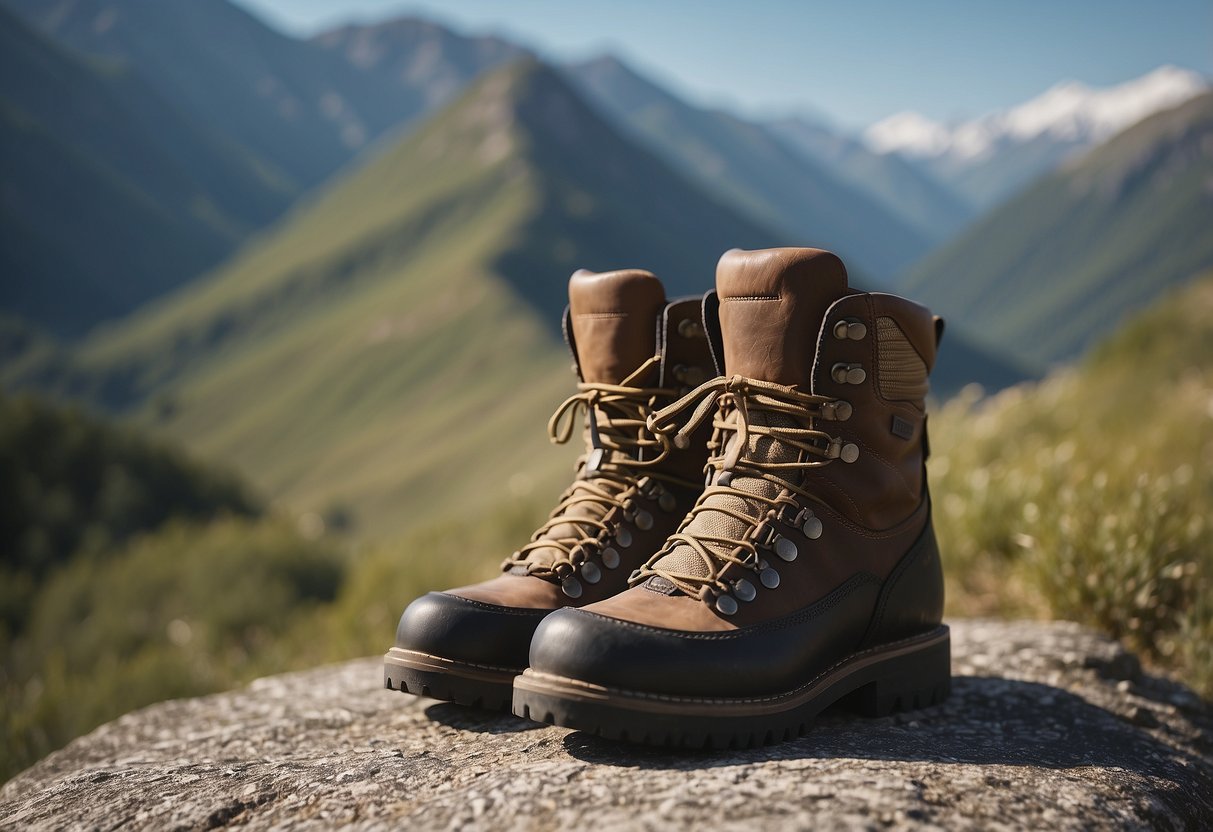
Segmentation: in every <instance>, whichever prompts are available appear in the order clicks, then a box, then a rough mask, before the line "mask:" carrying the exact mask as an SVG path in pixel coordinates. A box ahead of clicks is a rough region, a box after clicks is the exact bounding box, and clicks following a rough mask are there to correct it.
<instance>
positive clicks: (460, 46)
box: [311, 17, 529, 113]
mask: <svg viewBox="0 0 1213 832" xmlns="http://www.w3.org/2000/svg"><path fill="white" fill-rule="evenodd" d="M311 45H313V46H315V47H317V48H319V49H321V50H323V51H325V52H327V53H330V54H333V55H336V56H339V57H340V58H341V59H342V60H344V61H345V62H346V63H348V64H349V65H350V66H352V67H354V68H355V69H357V70H358V71H360V72H361V73H363V74H364V75H365V76H369V77H377V78H378V79H379V82H378V83H380V84H382V83H384V82H386V84H387V85H388V86H389V87H390V88H391V90H392V95H393V98H394V99H397V102H398V101H399V99H400V98H402V97H403V98H406V99H407V100H408V104H407V105H406V108H405V109H407V110H411V111H413V112H415V113H425V112H429V111H432V110H435V109H436V108H438V107H440V106H442V105H444V104H447V103H449V102H450V101H451V100H452V99H453V98H454V97H455V96H457V95H458V94H459V93H460V92H462V91H463V89H464V88H465V87H466V86H467V84H468V82H469V81H471V80H472V79H473V78H475V77H476V76H478V75H479V74H480V73H482V72H484V71H485V70H487V69H493V68H495V67H498V66H501V65H503V64H506V63H508V62H510V61H514V60H518V59H520V58H523V57H526V56H527V55H528V54H529V53H528V52H527V50H525V49H523V48H522V47H520V46H518V45H516V44H513V43H510V42H509V41H507V40H503V39H501V38H499V37H494V36H491V35H463V34H457V33H455V32H453V31H451V30H450V29H447V28H446V27H444V26H441V25H439V24H437V23H434V22H433V21H429V20H424V19H422V18H416V17H401V18H395V19H391V20H386V21H383V22H380V23H370V24H358V25H355V24H351V25H346V26H340V27H338V28H336V29H331V30H329V31H327V32H322V33H321V34H319V35H316V36H315V37H314V38H312V40H311ZM395 106H399V103H397V104H396V105H395Z"/></svg>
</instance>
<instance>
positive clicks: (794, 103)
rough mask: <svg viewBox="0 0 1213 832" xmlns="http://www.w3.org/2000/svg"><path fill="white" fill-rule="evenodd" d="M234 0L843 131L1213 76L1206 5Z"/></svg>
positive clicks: (270, 11) (1108, 0)
mask: <svg viewBox="0 0 1213 832" xmlns="http://www.w3.org/2000/svg"><path fill="white" fill-rule="evenodd" d="M237 2H238V3H239V4H240V5H243V6H245V7H247V8H249V9H251V10H253V11H255V12H256V13H257V14H259V15H260V16H261V17H263V18H265V19H266V20H267V21H269V22H271V23H272V24H274V25H276V26H277V27H278V28H280V29H283V30H285V31H288V32H291V33H293V34H299V35H307V34H310V33H312V32H315V31H318V30H319V29H323V28H326V27H328V26H332V25H334V24H336V23H339V22H344V21H347V20H351V19H355V20H363V21H371V20H378V19H383V18H386V17H393V16H397V15H400V14H418V15H423V16H426V17H430V18H433V19H436V20H439V21H441V22H445V23H448V24H450V25H452V26H453V27H454V28H456V29H458V30H461V31H466V32H490V31H491V32H497V33H500V34H504V35H506V36H509V37H511V38H513V39H515V40H518V41H521V42H523V43H526V44H528V45H530V46H532V47H534V48H536V49H537V50H539V51H540V52H541V53H544V54H546V55H549V56H551V57H553V58H557V59H567V58H578V57H587V56H590V55H594V54H598V53H601V52H613V53H615V54H618V55H620V56H621V57H623V58H625V59H627V60H628V61H629V62H630V63H632V64H633V65H634V66H636V67H637V68H638V69H641V70H643V71H645V72H646V73H647V74H649V75H651V76H653V77H654V78H656V79H657V80H659V81H661V82H662V83H664V84H666V85H667V86H669V87H671V88H673V89H674V90H676V91H677V92H679V93H681V94H683V95H685V96H687V97H689V98H692V99H693V100H696V101H698V102H701V103H708V104H719V105H723V106H727V107H731V108H733V109H736V110H739V111H741V112H744V113H747V114H752V115H758V114H761V115H776V114H783V113H787V112H795V111H800V110H803V111H808V112H814V111H816V112H818V113H822V114H825V115H826V116H827V117H828V118H830V119H831V120H833V121H835V122H837V123H839V124H842V125H845V126H848V127H858V126H862V125H865V124H867V123H870V122H872V121H875V120H876V119H879V118H881V117H883V116H886V115H889V114H891V113H894V112H897V111H900V110H917V111H919V112H922V113H925V114H926V115H929V116H932V117H934V118H938V119H956V118H963V117H970V116H974V115H980V114H981V113H983V112H987V111H989V110H993V109H999V108H1002V107H1006V106H1008V105H1011V104H1015V103H1018V102H1019V101H1022V100H1024V99H1026V98H1030V97H1032V96H1033V95H1036V94H1037V93H1039V92H1041V91H1043V90H1044V89H1045V88H1047V87H1049V86H1051V85H1052V84H1054V83H1056V82H1057V81H1061V80H1067V79H1077V80H1080V81H1085V82H1087V83H1089V84H1092V85H1094V86H1105V85H1109V84H1114V83H1118V82H1120V81H1124V80H1127V79H1129V78H1133V77H1136V76H1138V75H1141V74H1143V73H1145V72H1148V71H1149V70H1151V69H1153V68H1155V67H1157V66H1159V65H1161V64H1165V63H1172V64H1178V65H1179V66H1184V67H1187V68H1189V69H1195V70H1197V71H1198V72H1201V73H1203V74H1205V75H1213V2H1210V0H1157V2H1148V0H1139V1H1138V2H1125V0H1050V2H1037V0H1031V1H1030V2H1012V0H1003V1H1002V2H994V1H993V0H991V1H990V2H985V1H984V0H976V1H975V2H959V0H952V1H951V2H943V0H922V1H921V2H917V1H916V0H908V1H907V0H901V2H893V1H892V0H854V1H853V2H835V3H823V2H789V1H788V0H782V1H781V0H748V1H747V2H735V3H728V2H718V1H717V0H700V2H683V1H682V0H678V1H677V2H660V3H659V2H652V0H650V2H644V0H614V1H613V2H609V3H603V2H594V3H580V2H568V0H565V2H558V0H513V1H512V2H501V0H446V1H445V2H440V3H439V2H412V1H411V0H237Z"/></svg>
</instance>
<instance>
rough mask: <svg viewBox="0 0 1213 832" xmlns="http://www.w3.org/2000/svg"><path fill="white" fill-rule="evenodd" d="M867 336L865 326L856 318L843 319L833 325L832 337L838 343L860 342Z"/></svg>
mask: <svg viewBox="0 0 1213 832" xmlns="http://www.w3.org/2000/svg"><path fill="white" fill-rule="evenodd" d="M867 334H868V327H867V325H866V324H864V322H863V321H861V320H859V319H858V318H843V319H842V320H841V321H839V322H838V323H836V324H834V337H835V338H837V339H838V340H839V341H846V340H848V339H849V340H851V341H862V340H863V339H864V338H865V337H867Z"/></svg>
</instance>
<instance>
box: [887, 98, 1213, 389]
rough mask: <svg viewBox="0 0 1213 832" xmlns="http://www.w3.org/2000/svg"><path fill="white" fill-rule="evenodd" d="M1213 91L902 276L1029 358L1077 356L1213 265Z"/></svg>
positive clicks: (1140, 128)
mask: <svg viewBox="0 0 1213 832" xmlns="http://www.w3.org/2000/svg"><path fill="white" fill-rule="evenodd" d="M1211 177H1213V93H1210V94H1206V95H1204V96H1201V97H1199V98H1195V99H1193V100H1192V101H1189V102H1188V103H1186V104H1183V105H1182V106H1180V107H1177V108H1175V109H1173V110H1169V111H1166V112H1162V113H1159V114H1157V115H1154V116H1152V117H1150V118H1148V119H1146V120H1145V121H1143V122H1141V123H1140V124H1138V125H1136V126H1134V127H1131V128H1129V129H1128V130H1126V131H1125V132H1123V133H1121V134H1120V135H1118V136H1116V137H1115V138H1113V139H1111V140H1110V141H1108V142H1107V143H1106V144H1104V145H1101V146H1099V147H1097V148H1096V149H1095V150H1094V151H1092V152H1090V153H1088V154H1087V155H1086V156H1085V157H1083V158H1081V159H1080V160H1078V161H1077V162H1076V163H1074V164H1071V165H1069V166H1067V167H1065V168H1063V169H1062V170H1060V171H1058V172H1057V173H1055V174H1053V175H1051V176H1048V177H1045V178H1044V179H1042V180H1040V181H1039V182H1037V183H1036V184H1035V185H1033V186H1032V187H1030V188H1029V189H1028V190H1027V191H1025V192H1024V193H1022V194H1020V195H1019V196H1017V197H1015V198H1013V199H1011V200H1010V201H1009V202H1007V203H1006V204H1004V205H1003V206H1002V207H1000V208H998V209H996V210H994V211H992V212H991V213H989V214H988V215H986V216H985V217H984V218H983V219H981V220H980V221H979V222H977V223H976V224H975V225H974V226H973V227H972V228H970V229H969V230H968V231H967V232H965V233H964V234H963V235H962V236H961V237H960V238H959V239H958V240H956V241H955V242H953V243H950V244H949V245H947V246H945V247H944V248H943V249H941V250H939V251H938V252H936V253H935V254H933V255H931V256H929V257H927V258H926V259H925V260H924V261H922V262H921V263H920V264H918V265H917V266H916V267H915V268H914V269H913V271H912V272H911V273H910V274H909V275H908V276H907V277H906V278H905V279H904V280H903V281H902V283H901V287H902V289H904V290H905V292H906V293H908V294H909V295H910V296H911V297H917V298H920V299H922V300H923V301H924V302H926V303H927V304H928V305H931V306H932V307H933V308H935V309H936V311H937V312H939V313H940V314H942V315H944V316H945V317H950V318H951V319H952V320H953V321H956V322H963V326H962V327H961V329H963V330H964V331H966V332H971V333H973V334H974V335H975V336H976V337H977V338H978V339H979V340H980V341H981V342H982V343H984V344H986V345H987V346H990V347H991V348H993V349H994V350H995V351H997V352H999V353H1000V354H1002V355H1005V356H1009V357H1011V358H1013V359H1018V360H1020V361H1022V362H1025V363H1026V364H1028V365H1029V366H1031V365H1033V364H1035V365H1037V366H1045V365H1048V364H1050V363H1052V362H1056V361H1062V360H1068V359H1071V358H1074V357H1075V356H1077V355H1079V354H1080V353H1081V352H1082V351H1083V350H1084V349H1085V348H1087V347H1089V346H1090V345H1091V344H1093V343H1095V342H1096V341H1098V340H1099V339H1100V338H1103V337H1106V336H1107V335H1109V334H1110V333H1111V332H1113V331H1114V330H1115V329H1116V327H1117V326H1118V324H1119V323H1120V322H1121V321H1122V320H1123V319H1124V318H1125V317H1126V316H1127V315H1131V314H1132V313H1133V312H1135V311H1137V310H1139V309H1142V308H1144V307H1145V306H1147V305H1148V304H1149V303H1150V302H1151V301H1153V300H1154V298H1156V297H1157V296H1158V295H1159V294H1160V293H1162V292H1163V291H1164V290H1165V289H1166V288H1167V287H1170V286H1175V285H1178V284H1180V283H1182V282H1183V281H1186V280H1188V279H1189V278H1191V277H1192V275H1194V274H1197V273H1198V272H1200V271H1202V270H1204V269H1207V268H1209V267H1210V266H1211V265H1213V234H1210V233H1209V229H1210V228H1213V198H1211V197H1210V194H1209V188H1208V182H1209V180H1210V178H1211Z"/></svg>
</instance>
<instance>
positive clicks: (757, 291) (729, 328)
mask: <svg viewBox="0 0 1213 832" xmlns="http://www.w3.org/2000/svg"><path fill="white" fill-rule="evenodd" d="M716 292H717V294H718V295H719V297H720V329H721V333H722V335H723V337H724V366H725V374H726V375H730V376H733V375H738V376H744V377H746V378H755V379H760V380H762V381H772V382H775V383H776V384H787V385H793V384H796V385H799V386H800V388H801V389H802V390H804V391H805V392H808V391H809V389H810V388H811V381H812V373H813V357H814V355H815V353H816V352H817V336H818V333H819V332H820V330H821V321H822V319H823V318H824V317H825V313H826V310H827V309H828V308H829V306H830V304H832V303H833V302H834V301H836V300H838V299H839V298H840V297H842V296H843V295H845V294H847V270H846V267H845V266H843V264H842V261H841V260H839V259H838V257H837V256H835V255H833V254H831V253H830V252H828V251H822V250H821V249H816V248H768V249H762V250H759V251H742V250H741V249H733V250H732V251H726V252H725V253H724V255H723V256H721V258H720V262H719V264H717V266H716Z"/></svg>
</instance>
